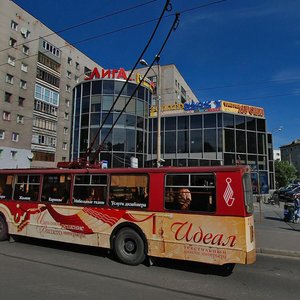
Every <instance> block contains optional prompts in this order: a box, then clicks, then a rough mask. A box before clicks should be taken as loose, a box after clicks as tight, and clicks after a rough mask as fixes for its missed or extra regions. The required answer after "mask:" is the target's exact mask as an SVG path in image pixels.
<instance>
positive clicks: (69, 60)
mask: <svg viewBox="0 0 300 300" xmlns="http://www.w3.org/2000/svg"><path fill="white" fill-rule="evenodd" d="M68 65H72V58H71V57H68Z"/></svg>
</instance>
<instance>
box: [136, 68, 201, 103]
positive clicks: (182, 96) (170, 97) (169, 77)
mask: <svg viewBox="0 0 300 300" xmlns="http://www.w3.org/2000/svg"><path fill="white" fill-rule="evenodd" d="M146 71H147V67H144V68H138V69H137V70H136V71H135V73H140V74H145V72H146ZM147 77H148V78H149V79H150V80H152V81H153V82H156V81H158V84H157V87H158V95H159V96H160V97H161V105H173V104H175V103H185V102H190V101H192V100H194V101H198V100H197V97H196V96H195V94H194V93H193V91H192V90H191V88H190V87H189V85H188V84H187V83H186V81H185V80H184V78H183V77H182V75H181V74H180V72H179V71H178V69H177V68H176V66H175V65H174V64H171V65H165V66H161V65H154V66H153V67H152V69H151V70H150V71H149V73H148V75H147ZM155 96H156V95H154V97H153V99H154V100H155V98H156V97H155Z"/></svg>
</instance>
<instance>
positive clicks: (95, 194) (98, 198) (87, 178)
mask: <svg viewBox="0 0 300 300" xmlns="http://www.w3.org/2000/svg"><path fill="white" fill-rule="evenodd" d="M106 198H107V176H106V175H76V176H75V182H74V191H73V203H74V204H79V205H104V204H105V203H106Z"/></svg>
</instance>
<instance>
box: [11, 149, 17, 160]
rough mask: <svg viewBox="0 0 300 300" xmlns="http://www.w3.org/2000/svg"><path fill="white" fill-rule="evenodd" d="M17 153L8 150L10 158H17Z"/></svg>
mask: <svg viewBox="0 0 300 300" xmlns="http://www.w3.org/2000/svg"><path fill="white" fill-rule="evenodd" d="M17 153H18V151H13V150H12V151H10V158H11V159H13V160H15V159H17Z"/></svg>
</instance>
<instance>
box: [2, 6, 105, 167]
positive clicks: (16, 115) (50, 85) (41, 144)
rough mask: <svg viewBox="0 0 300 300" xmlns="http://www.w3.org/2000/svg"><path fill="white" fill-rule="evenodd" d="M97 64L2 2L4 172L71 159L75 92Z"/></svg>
mask: <svg viewBox="0 0 300 300" xmlns="http://www.w3.org/2000/svg"><path fill="white" fill-rule="evenodd" d="M95 66H97V67H99V68H101V66H99V65H98V64H97V63H96V62H95V61H93V60H92V59H90V58H89V57H87V56H86V55H85V54H83V53H82V52H81V51H79V50H78V49H76V48H75V47H74V46H72V45H71V44H69V43H68V42H67V41H66V40H64V39H63V38H62V37H60V36H59V35H57V34H55V33H54V32H53V31H52V30H51V29H49V28H48V27H47V26H46V25H45V24H43V23H42V22H41V21H39V20H38V19H36V18H35V17H34V16H32V15H31V14H29V13H28V12H26V11H25V10H23V9H22V8H21V7H19V6H18V5H16V4H15V3H14V2H12V1H10V0H0V103H1V105H0V168H28V167H40V166H42V167H54V166H56V163H57V162H58V161H68V160H69V153H70V136H71V134H70V131H71V115H72V106H73V105H72V90H73V87H74V86H75V85H76V84H77V83H78V82H79V81H80V80H82V79H83V77H84V74H86V73H89V72H90V71H91V70H92V69H93V68H94V67H95Z"/></svg>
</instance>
